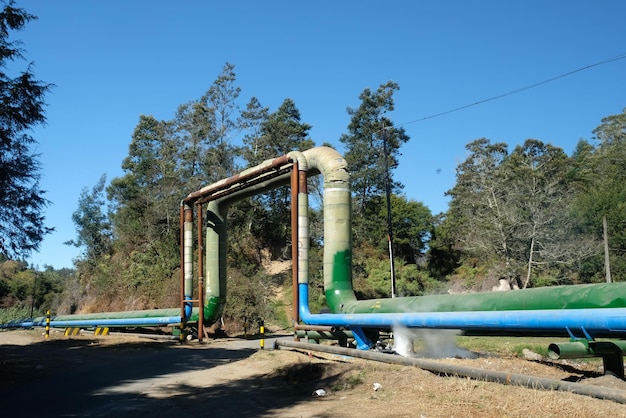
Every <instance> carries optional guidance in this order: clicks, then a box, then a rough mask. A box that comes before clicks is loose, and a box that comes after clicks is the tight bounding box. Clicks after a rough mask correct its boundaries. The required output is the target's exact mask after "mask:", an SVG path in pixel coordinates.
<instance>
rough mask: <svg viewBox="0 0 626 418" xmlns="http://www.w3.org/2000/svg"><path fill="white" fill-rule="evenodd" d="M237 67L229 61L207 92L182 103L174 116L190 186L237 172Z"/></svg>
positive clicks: (193, 186) (206, 182) (214, 180)
mask: <svg viewBox="0 0 626 418" xmlns="http://www.w3.org/2000/svg"><path fill="white" fill-rule="evenodd" d="M235 82H236V74H235V66H234V65H232V64H229V63H226V64H225V65H224V67H223V69H222V72H221V73H220V74H219V75H218V77H217V78H216V79H215V81H214V82H213V84H212V85H211V86H210V87H209V89H208V90H207V91H206V93H205V94H204V95H202V97H201V98H200V99H198V100H193V101H191V102H189V103H186V104H184V105H181V106H180V107H179V108H178V112H177V114H176V118H175V126H176V128H175V129H176V132H177V133H178V135H179V136H180V139H181V147H182V149H183V152H184V158H183V165H184V167H185V168H184V170H185V171H186V178H187V179H188V180H189V186H190V188H191V189H193V190H195V189H196V188H198V187H199V186H200V185H206V184H211V183H214V182H216V181H218V180H220V179H223V178H226V177H228V176H230V175H232V174H234V171H235V168H236V166H235V154H236V148H235V146H234V145H233V144H232V139H233V137H234V136H235V134H236V132H237V131H238V123H237V119H238V116H237V115H236V114H235V112H236V111H237V110H238V106H237V98H238V97H239V94H240V92H241V89H240V88H239V87H237V86H236V85H235Z"/></svg>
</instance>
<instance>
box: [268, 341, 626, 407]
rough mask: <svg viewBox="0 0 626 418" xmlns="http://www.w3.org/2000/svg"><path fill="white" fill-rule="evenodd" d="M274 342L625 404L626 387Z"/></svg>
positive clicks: (333, 347)
mask: <svg viewBox="0 0 626 418" xmlns="http://www.w3.org/2000/svg"><path fill="white" fill-rule="evenodd" d="M275 344H276V346H277V348H282V347H287V348H295V349H299V350H306V351H320V352H324V353H330V354H337V355H343V356H351V357H358V358H363V359H367V360H374V361H379V362H384V363H393V364H400V365H407V366H414V367H418V368H420V369H423V370H427V371H430V372H433V373H438V374H443V375H447V376H458V377H469V378H471V379H476V380H483V381H487V382H495V383H501V384H505V385H514V386H521V387H526V388H529V389H545V390H558V391H562V392H569V393H574V394H577V395H584V396H590V397H593V398H598V399H606V400H611V401H614V402H618V403H622V404H626V393H625V392H624V391H623V390H618V389H612V388H605V387H600V386H591V385H585V384H582V383H571V382H565V381H561V380H554V379H547V378H541V377H536V376H529V375H523V374H517V373H508V372H500V371H494V370H485V369H478V368H474V367H467V366H459V365H452V364H446V363H441V362H437V361H433V360H425V359H418V358H414V357H402V356H398V355H393V354H384V353H378V352H375V351H364V350H355V349H350V348H343V347H337V346H329V345H319V344H308V343H300V342H295V341H289V340H276V343H275Z"/></svg>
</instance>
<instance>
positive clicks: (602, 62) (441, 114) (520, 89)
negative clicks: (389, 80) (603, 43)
mask: <svg viewBox="0 0 626 418" xmlns="http://www.w3.org/2000/svg"><path fill="white" fill-rule="evenodd" d="M624 58H626V53H623V54H620V55H616V56H614V57H612V58H607V59H605V60H602V61H598V62H596V63H595V64H590V65H586V66H584V67H581V68H578V69H576V70H573V71H569V72H567V73H563V74H560V75H557V76H555V77H551V78H548V79H546V80H543V81H540V82H538V83H534V84H531V85H528V86H526V87H521V88H518V89H515V90H511V91H509V92H506V93H502V94H498V95H497V96H492V97H489V98H487V99H483V100H479V101H477V102H474V103H470V104H466V105H464V106H460V107H455V108H454V109H450V110H446V111H445V112H440V113H435V114H434V115H429V116H424V117H423V118H419V119H415V120H411V121H408V122H404V123H401V124H400V125H399V126H404V125H409V124H411V123H417V122H422V121H425V120H428V119H433V118H437V117H439V116H443V115H447V114H449V113H454V112H458V111H459V110H463V109H467V108H468V107H473V106H477V105H479V104H483V103H487V102H491V101H493V100H497V99H501V98H503V97H506V96H511V95H513V94H517V93H521V92H523V91H526V90H530V89H532V88H535V87H539V86H542V85H544V84H548V83H551V82H553V81H555V80H558V79H561V78H565V77H568V76H570V75H572V74H576V73H579V72H581V71H584V70H588V69H590V68H593V67H598V66H600V65H604V64H608V63H610V62H614V61H619V60H622V59H624Z"/></svg>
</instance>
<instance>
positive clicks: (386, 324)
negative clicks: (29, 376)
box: [32, 147, 626, 349]
mask: <svg viewBox="0 0 626 418" xmlns="http://www.w3.org/2000/svg"><path fill="white" fill-rule="evenodd" d="M317 174H321V175H322V177H323V183H324V192H323V193H324V197H323V213H324V256H323V276H324V294H325V297H326V302H327V304H328V307H329V309H330V312H331V313H329V314H313V313H311V312H310V310H309V304H308V285H309V264H308V248H309V240H310V238H309V219H308V192H307V190H306V179H307V178H308V177H310V176H313V175H317ZM349 180H350V177H349V172H348V166H347V163H346V161H345V159H344V158H343V157H342V156H341V155H340V154H339V153H338V152H337V151H335V150H334V149H332V148H328V147H318V148H313V149H310V150H306V151H303V152H291V153H289V154H287V155H285V156H282V157H277V158H274V159H271V160H267V161H265V162H263V163H262V164H260V165H258V166H255V167H252V168H250V169H247V170H244V171H243V172H241V173H239V174H238V175H236V176H233V177H230V178H228V179H225V180H222V181H219V182H217V183H214V184H212V185H210V186H207V187H204V188H202V189H200V190H198V191H196V192H193V193H191V194H189V195H188V196H187V197H186V198H185V199H183V201H182V202H181V247H182V249H181V281H182V283H181V288H182V289H183V295H182V297H181V299H182V308H181V309H178V310H176V311H177V312H175V313H173V312H170V311H169V310H167V312H162V313H161V314H160V315H161V316H157V317H155V316H152V313H149V312H150V311H137V312H139V313H137V316H139V317H140V318H133V319H129V318H127V317H126V314H127V313H125V312H118V313H106V314H94V315H97V317H89V318H76V317H75V316H71V315H70V316H69V317H66V318H59V317H57V318H53V320H52V322H51V326H53V327H55V326H79V325H76V324H85V326H94V325H99V326H116V325H117V326H123V325H122V324H127V325H138V326H139V325H146V326H148V325H159V324H171V323H176V322H177V323H181V322H182V323H186V322H193V321H194V320H195V321H197V322H198V323H199V326H200V325H202V324H207V325H209V324H211V323H213V322H214V321H216V320H217V319H218V318H219V317H220V315H221V313H222V312H223V309H224V305H225V303H226V290H227V283H226V282H227V272H226V255H227V230H228V228H227V213H228V208H229V206H230V205H231V204H232V203H234V202H236V201H239V200H241V199H244V198H247V197H250V196H253V195H256V194H260V193H263V192H265V191H268V190H272V189H275V188H277V187H280V186H283V185H287V184H291V187H292V222H294V225H295V226H297V227H294V228H292V233H293V237H292V242H293V243H297V246H295V245H294V246H292V247H293V248H292V249H293V257H292V262H293V278H294V284H297V285H294V313H293V316H294V318H293V321H294V324H296V325H297V324H299V323H300V322H304V323H305V324H307V325H310V326H328V327H343V328H345V329H346V330H349V331H350V332H352V333H353V335H354V338H355V340H356V341H357V346H358V348H362V349H366V348H370V347H372V346H373V343H372V341H371V338H369V336H368V333H369V331H371V330H374V331H375V330H388V329H391V328H392V327H393V326H396V325H402V326H406V327H417V328H443V329H459V330H465V331H468V332H473V333H482V334H485V335H492V334H501V333H511V334H514V335H542V336H543V335H554V336H565V335H569V336H573V335H574V334H578V335H581V336H583V337H585V338H588V337H590V338H599V337H624V336H626V283H607V284H592V285H578V286H561V287H551V288H538V289H526V290H515V291H510V292H487V293H475V294H463V295H433V296H418V297H404V298H401V297H398V298H389V299H375V300H357V298H356V296H355V293H354V290H353V288H352V231H351V224H352V219H351V216H352V215H351V213H352V210H351V192H350V187H349ZM194 206H195V207H196V208H197V213H198V221H197V222H198V228H197V229H198V233H197V235H198V237H197V240H198V241H197V247H198V249H199V250H198V251H200V249H202V248H203V247H204V250H205V254H204V255H205V256H204V257H202V255H201V254H200V253H199V256H198V257H197V259H198V271H199V275H200V277H199V283H200V284H202V283H204V288H202V290H201V291H199V293H201V296H199V297H198V301H197V302H199V303H201V305H202V306H199V307H197V308H192V304H193V303H194V302H196V301H194V300H193V296H192V293H193V291H192V286H191V284H192V281H193V277H192V273H193V268H192V265H191V262H192V259H193V257H192V254H191V251H192V249H193V216H192V212H193V209H192V208H193V207H194ZM205 206H206V212H205V214H206V219H204V218H203V216H202V215H203V212H202V210H203V208H204V207H205ZM294 220H295V221H294ZM202 222H205V223H206V228H205V229H206V232H205V233H206V239H205V242H203V241H202V233H201V231H202V230H203V228H202V226H203V225H202ZM203 260H205V261H206V263H205V264H203ZM203 273H204V276H202V274H203ZM205 279H206V280H205ZM147 316H150V318H148V317H147ZM72 321H76V322H74V323H73V324H72V325H69V324H70V323H72ZM36 322H37V321H32V323H33V324H35V323H36ZM113 324H115V325H113ZM199 338H201V333H200V332H199Z"/></svg>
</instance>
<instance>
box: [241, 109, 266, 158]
mask: <svg viewBox="0 0 626 418" xmlns="http://www.w3.org/2000/svg"><path fill="white" fill-rule="evenodd" d="M268 117H269V108H268V107H264V106H262V105H261V102H259V99H257V98H256V97H252V98H251V99H250V101H249V102H248V105H247V106H246V110H244V111H243V112H241V117H240V120H239V125H240V126H241V128H242V129H243V130H244V132H245V134H244V136H243V143H244V147H243V149H242V156H243V158H244V160H245V161H246V162H247V164H248V166H251V165H255V164H258V163H259V162H261V161H263V158H264V157H265V154H266V153H265V149H264V148H265V147H264V146H265V145H266V144H264V141H263V124H264V123H265V122H266V121H267V119H268Z"/></svg>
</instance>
